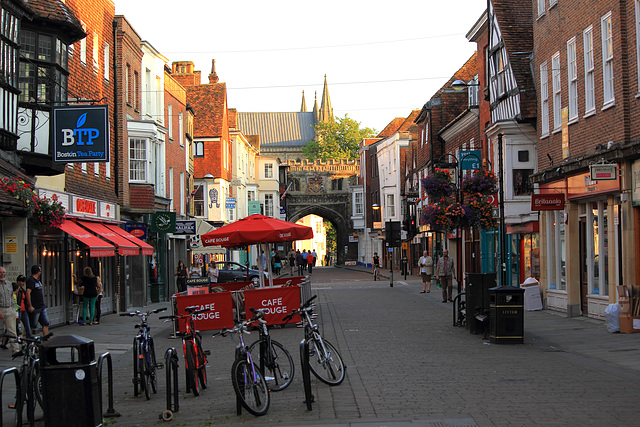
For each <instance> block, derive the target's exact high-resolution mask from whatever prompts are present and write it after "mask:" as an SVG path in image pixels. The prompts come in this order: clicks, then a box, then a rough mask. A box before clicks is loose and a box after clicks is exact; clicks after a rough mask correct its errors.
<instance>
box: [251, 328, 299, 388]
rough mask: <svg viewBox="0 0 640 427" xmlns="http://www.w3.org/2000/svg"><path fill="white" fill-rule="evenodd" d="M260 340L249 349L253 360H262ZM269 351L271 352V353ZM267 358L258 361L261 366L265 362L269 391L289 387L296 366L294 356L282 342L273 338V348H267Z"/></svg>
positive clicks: (265, 377)
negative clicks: (260, 361) (261, 360)
mask: <svg viewBox="0 0 640 427" xmlns="http://www.w3.org/2000/svg"><path fill="white" fill-rule="evenodd" d="M260 342H261V340H258V341H256V342H254V343H253V344H251V345H250V346H249V349H248V350H247V351H248V352H249V353H251V357H252V359H253V360H260V356H261V354H260ZM269 351H270V353H271V354H269ZM265 352H266V354H265V356H266V357H265V360H264V361H263V363H258V365H259V366H262V365H263V364H264V368H265V371H264V380H265V381H266V382H267V385H268V386H269V391H280V390H284V389H285V388H287V387H289V384H291V382H292V381H293V375H294V373H295V368H294V366H295V365H294V364H293V357H291V354H290V353H289V352H288V351H287V349H286V348H284V346H283V345H282V344H280V343H279V342H278V341H276V340H271V349H268V348H267V349H265Z"/></svg>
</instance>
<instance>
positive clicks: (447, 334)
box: [0, 268, 640, 427]
mask: <svg viewBox="0 0 640 427" xmlns="http://www.w3.org/2000/svg"><path fill="white" fill-rule="evenodd" d="M311 279H312V291H313V294H317V295H318V300H317V301H318V304H317V313H318V314H319V316H318V318H317V321H318V324H319V325H320V327H321V331H322V332H323V334H324V336H325V337H326V338H327V339H328V340H329V341H331V342H332V343H333V344H334V345H335V346H336V347H337V348H338V349H339V350H340V352H341V354H342V357H343V359H344V361H345V364H346V365H347V378H346V380H345V381H344V383H343V384H341V385H340V386H337V387H329V386H326V385H324V384H323V383H320V382H319V381H317V380H316V379H315V378H314V377H312V388H313V394H314V397H315V401H314V403H313V409H312V410H311V411H308V410H307V409H306V405H305V404H304V402H303V400H304V392H303V387H302V380H301V374H300V362H299V356H298V348H299V342H300V340H301V339H302V334H303V331H302V330H301V329H299V328H296V327H294V326H291V327H286V328H282V329H272V331H271V334H272V336H273V337H274V339H276V340H278V341H280V342H281V343H283V344H284V345H285V346H286V347H287V348H288V349H289V351H290V352H291V354H292V356H293V357H294V361H295V362H296V375H295V378H294V381H293V383H292V385H291V386H290V387H289V388H288V389H286V390H284V391H281V392H278V393H271V406H270V409H269V412H268V413H267V414H266V415H265V416H263V417H254V416H252V415H250V414H248V413H247V412H245V411H243V413H242V415H236V403H235V395H234V392H233V388H232V386H231V380H230V371H231V364H232V362H233V354H234V347H235V343H232V342H231V340H230V339H229V338H221V337H216V338H212V337H211V333H209V332H203V337H204V340H203V341H204V346H205V348H207V349H210V350H211V353H212V354H211V356H210V357H209V361H210V364H209V367H208V369H207V372H208V379H209V388H208V389H207V390H204V391H203V392H202V393H201V395H200V396H199V397H197V398H196V397H193V395H187V394H186V393H185V385H184V381H185V379H184V365H183V362H182V351H181V349H180V346H181V342H180V341H179V340H176V339H172V338H170V335H171V330H170V328H169V327H168V326H167V325H168V324H166V323H162V322H161V321H159V320H157V317H152V318H151V321H150V324H151V326H152V333H153V334H154V338H155V341H156V349H157V350H156V351H157V354H158V358H159V359H161V358H162V356H163V355H164V352H165V350H166V349H167V348H169V347H175V348H177V350H178V354H179V356H180V370H179V381H180V383H179V386H180V392H179V404H180V410H179V411H178V412H176V413H175V414H174V419H173V421H171V422H164V421H161V420H159V415H160V413H161V412H162V410H164V409H165V408H166V394H165V393H166V381H165V371H160V377H159V382H158V388H159V390H158V394H156V395H153V396H152V398H151V400H150V401H146V400H145V399H144V397H136V398H134V397H133V386H132V383H131V376H132V369H131V350H130V346H131V341H132V338H133V335H134V333H135V330H134V328H133V324H134V321H133V319H131V318H128V317H126V318H125V317H120V316H117V315H108V316H104V317H103V321H102V324H101V325H99V326H84V327H80V326H76V325H69V326H63V327H58V328H54V329H53V332H54V334H56V335H68V334H76V335H79V336H83V337H87V338H90V339H93V340H94V341H95V347H96V354H98V355H99V354H102V353H104V352H105V351H108V352H109V353H110V354H111V355H112V358H113V363H114V398H115V404H114V408H115V410H116V411H117V412H119V413H120V414H121V416H120V417H118V418H105V425H122V426H148V425H160V424H167V425H170V424H173V425H177V426H193V425H200V426H205V425H218V424H223V425H263V426H264V425H279V426H296V425H302V424H305V425H314V426H323V425H326V426H348V425H357V426H363V427H364V426H418V425H419V426H475V425H478V426H530V425H544V426H566V425H611V426H612V425H621V426H622V425H625V426H629V425H640V418H639V415H640V402H639V400H638V396H640V341H639V340H640V334H611V333H608V332H607V330H606V327H605V325H604V323H603V322H600V321H595V320H591V319H586V318H578V319H567V318H565V317H563V316H561V315H559V314H554V313H551V312H548V311H539V312H527V313H525V339H524V344H518V345H496V344H492V343H490V342H489V341H487V340H483V339H482V337H481V336H479V335H472V334H470V333H469V331H468V330H466V329H465V328H461V327H454V326H452V306H451V304H450V303H447V304H442V303H441V301H440V293H439V292H438V291H437V290H435V289H432V292H431V293H428V294H420V293H419V291H420V289H421V284H420V280H419V279H418V278H417V277H407V279H406V280H405V279H404V277H403V276H399V275H398V277H396V279H395V280H394V286H393V287H390V286H389V281H388V279H385V280H383V281H376V282H374V281H372V277H371V274H370V272H369V271H363V269H360V268H352V269H347V268H317V269H314V271H313V275H312V277H311ZM162 305H163V304H158V305H154V306H153V307H155V306H162ZM164 305H166V304H164ZM256 335H257V334H252V335H248V336H247V337H246V340H247V343H250V342H252V341H253V340H254V339H256V338H257V336H256ZM0 366H1V367H2V368H3V369H4V368H6V367H8V366H12V362H11V360H10V356H9V354H8V350H5V351H0ZM104 376H105V380H106V366H105V375H104ZM11 387H12V385H11V381H9V380H5V384H4V386H3V388H4V389H5V391H4V393H3V401H4V402H5V405H4V406H5V408H4V409H3V415H4V417H5V422H6V421H7V419H8V418H9V417H11V416H12V415H13V414H12V413H11V410H9V409H6V402H7V401H9V400H10V397H11V394H12V390H11ZM106 390H107V389H106V387H104V394H105V399H104V403H103V412H104V411H106V409H107V399H106ZM42 424H44V423H42V422H40V423H38V425H42ZM5 425H10V424H8V423H6V424H5Z"/></svg>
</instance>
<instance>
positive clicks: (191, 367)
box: [184, 341, 200, 396]
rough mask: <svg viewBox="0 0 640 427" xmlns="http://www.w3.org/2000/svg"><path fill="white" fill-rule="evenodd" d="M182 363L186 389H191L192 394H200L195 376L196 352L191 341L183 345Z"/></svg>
mask: <svg viewBox="0 0 640 427" xmlns="http://www.w3.org/2000/svg"><path fill="white" fill-rule="evenodd" d="M184 365H185V370H186V374H187V390H191V392H193V395H194V396H198V395H200V389H199V388H198V380H197V378H196V352H195V349H194V348H193V342H191V341H189V342H187V343H186V345H185V349H184Z"/></svg>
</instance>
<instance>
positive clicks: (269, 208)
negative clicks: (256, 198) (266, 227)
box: [264, 194, 273, 216]
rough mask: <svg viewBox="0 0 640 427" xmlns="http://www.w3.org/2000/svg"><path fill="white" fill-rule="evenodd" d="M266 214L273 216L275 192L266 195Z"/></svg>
mask: <svg viewBox="0 0 640 427" xmlns="http://www.w3.org/2000/svg"><path fill="white" fill-rule="evenodd" d="M264 214H265V215H266V216H273V194H265V195H264Z"/></svg>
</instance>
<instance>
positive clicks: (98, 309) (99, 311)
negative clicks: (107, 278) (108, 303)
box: [93, 276, 104, 325]
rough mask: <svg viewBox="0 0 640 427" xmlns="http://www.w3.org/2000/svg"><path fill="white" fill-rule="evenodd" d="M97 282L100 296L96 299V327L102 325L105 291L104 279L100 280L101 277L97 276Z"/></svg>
mask: <svg viewBox="0 0 640 427" xmlns="http://www.w3.org/2000/svg"><path fill="white" fill-rule="evenodd" d="M96 280H97V282H98V286H97V287H98V296H97V297H96V315H95V317H94V318H93V324H94V325H99V324H100V317H101V316H102V306H101V304H102V291H103V289H104V288H103V286H102V279H100V276H96Z"/></svg>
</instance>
